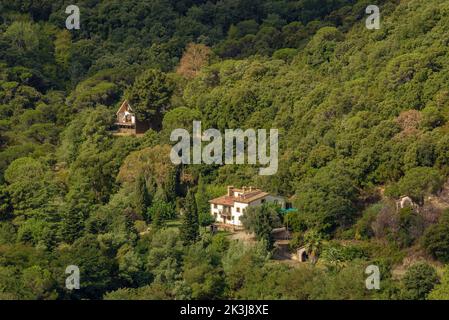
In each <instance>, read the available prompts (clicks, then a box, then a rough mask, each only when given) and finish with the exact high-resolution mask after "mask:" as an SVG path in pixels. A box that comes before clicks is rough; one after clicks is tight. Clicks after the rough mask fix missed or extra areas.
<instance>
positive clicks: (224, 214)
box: [218, 207, 232, 219]
mask: <svg viewBox="0 0 449 320" xmlns="http://www.w3.org/2000/svg"><path fill="white" fill-rule="evenodd" d="M218 213H219V214H220V215H221V216H222V217H226V218H228V219H230V218H231V216H232V215H231V208H230V207H227V208H224V209H223V210H218Z"/></svg>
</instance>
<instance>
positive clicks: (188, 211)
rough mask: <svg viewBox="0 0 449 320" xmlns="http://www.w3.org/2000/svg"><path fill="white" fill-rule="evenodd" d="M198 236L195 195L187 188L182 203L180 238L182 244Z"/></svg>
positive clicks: (194, 239) (191, 241)
mask: <svg viewBox="0 0 449 320" xmlns="http://www.w3.org/2000/svg"><path fill="white" fill-rule="evenodd" d="M198 237H199V224H198V210H197V208H196V202H195V197H194V195H193V192H192V191H191V190H190V189H189V191H188V192H187V197H186V199H185V205H184V215H183V219H182V226H181V238H182V240H183V242H184V245H189V244H192V243H194V242H195V241H196V240H197V239H198Z"/></svg>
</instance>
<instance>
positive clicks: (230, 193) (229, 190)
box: [228, 186, 234, 197]
mask: <svg viewBox="0 0 449 320" xmlns="http://www.w3.org/2000/svg"><path fill="white" fill-rule="evenodd" d="M233 188H234V186H228V196H229V197H232V189H233Z"/></svg>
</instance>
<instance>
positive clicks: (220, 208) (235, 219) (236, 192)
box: [209, 186, 285, 226]
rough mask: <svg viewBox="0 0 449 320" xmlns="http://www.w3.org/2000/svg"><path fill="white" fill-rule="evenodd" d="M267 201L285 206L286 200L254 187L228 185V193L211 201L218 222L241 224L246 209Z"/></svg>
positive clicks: (211, 208)
mask: <svg viewBox="0 0 449 320" xmlns="http://www.w3.org/2000/svg"><path fill="white" fill-rule="evenodd" d="M265 202H273V203H277V204H279V205H280V206H281V207H282V208H285V200H284V199H283V198H282V197H277V196H273V195H271V194H269V193H267V192H263V191H262V190H260V189H255V188H253V187H243V188H242V189H237V188H234V187H233V186H229V187H228V193H227V194H226V195H224V196H221V197H219V198H216V199H212V200H210V201H209V203H210V212H211V214H212V215H213V216H214V217H215V221H216V222H218V223H224V224H228V225H234V226H241V225H242V222H241V221H240V217H241V216H242V215H244V214H245V212H246V209H247V208H248V207H252V206H258V205H261V204H263V203H265Z"/></svg>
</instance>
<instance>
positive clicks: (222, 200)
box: [209, 189, 269, 206]
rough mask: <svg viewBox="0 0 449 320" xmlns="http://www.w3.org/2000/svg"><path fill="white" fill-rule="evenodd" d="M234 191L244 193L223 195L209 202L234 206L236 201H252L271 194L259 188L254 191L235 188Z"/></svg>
mask: <svg viewBox="0 0 449 320" xmlns="http://www.w3.org/2000/svg"><path fill="white" fill-rule="evenodd" d="M233 192H241V193H242V194H241V195H240V196H238V197H235V196H228V195H225V196H221V197H218V198H215V199H212V200H209V203H213V204H219V205H224V206H233V205H234V202H240V203H251V202H254V201H256V200H259V199H262V198H264V197H266V196H268V195H269V193H267V192H263V191H261V190H259V189H255V190H252V191H246V192H243V190H242V189H233Z"/></svg>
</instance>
